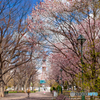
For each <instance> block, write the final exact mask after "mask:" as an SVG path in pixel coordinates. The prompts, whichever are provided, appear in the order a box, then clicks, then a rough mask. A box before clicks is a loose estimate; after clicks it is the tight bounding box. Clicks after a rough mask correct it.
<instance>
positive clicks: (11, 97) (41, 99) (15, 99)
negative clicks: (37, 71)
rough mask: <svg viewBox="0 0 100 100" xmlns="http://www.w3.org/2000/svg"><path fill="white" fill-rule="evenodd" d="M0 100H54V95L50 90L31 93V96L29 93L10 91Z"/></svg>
mask: <svg viewBox="0 0 100 100" xmlns="http://www.w3.org/2000/svg"><path fill="white" fill-rule="evenodd" d="M0 100H53V96H52V94H51V93H50V92H45V94H44V93H43V92H36V93H30V97H29V98H28V95H27V93H9V94H8V95H6V97H3V98H0Z"/></svg>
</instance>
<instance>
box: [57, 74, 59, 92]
mask: <svg viewBox="0 0 100 100" xmlns="http://www.w3.org/2000/svg"><path fill="white" fill-rule="evenodd" d="M57 83H58V84H59V76H57ZM58 93H59V86H58Z"/></svg>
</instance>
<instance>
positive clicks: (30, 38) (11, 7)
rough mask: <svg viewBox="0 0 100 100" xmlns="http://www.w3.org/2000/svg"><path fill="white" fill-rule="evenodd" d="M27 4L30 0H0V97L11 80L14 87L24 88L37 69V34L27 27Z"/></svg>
mask: <svg viewBox="0 0 100 100" xmlns="http://www.w3.org/2000/svg"><path fill="white" fill-rule="evenodd" d="M30 7H31V0H28V1H27V0H1V1H0V97H3V96H4V90H5V89H4V87H5V86H7V84H8V82H9V81H11V80H13V82H14V86H17V87H19V88H21V87H24V88H25V89H26V87H27V86H28V84H30V82H29V80H31V81H33V80H34V79H32V78H33V75H35V73H36V72H37V70H38V68H37V67H36V59H38V58H40V57H41V56H42V55H43V52H42V51H41V50H42V49H40V48H41V47H40V46H39V44H38V41H39V40H38V38H37V36H36V35H34V34H31V33H30V32H29V31H28V28H27V26H28V24H27V20H26V18H27V16H26V15H27V14H29V12H30V10H31V9H30ZM25 91H26V90H25Z"/></svg>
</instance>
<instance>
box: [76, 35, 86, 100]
mask: <svg viewBox="0 0 100 100" xmlns="http://www.w3.org/2000/svg"><path fill="white" fill-rule="evenodd" d="M77 41H78V42H79V43H80V44H81V64H82V91H83V92H84V87H83V82H84V80H83V52H82V49H83V43H84V42H85V41H86V39H85V38H84V36H83V35H79V37H78V38H77ZM82 100H85V96H82Z"/></svg>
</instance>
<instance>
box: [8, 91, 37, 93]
mask: <svg viewBox="0 0 100 100" xmlns="http://www.w3.org/2000/svg"><path fill="white" fill-rule="evenodd" d="M35 92H37V91H31V93H35ZM9 93H25V92H24V91H9Z"/></svg>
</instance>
